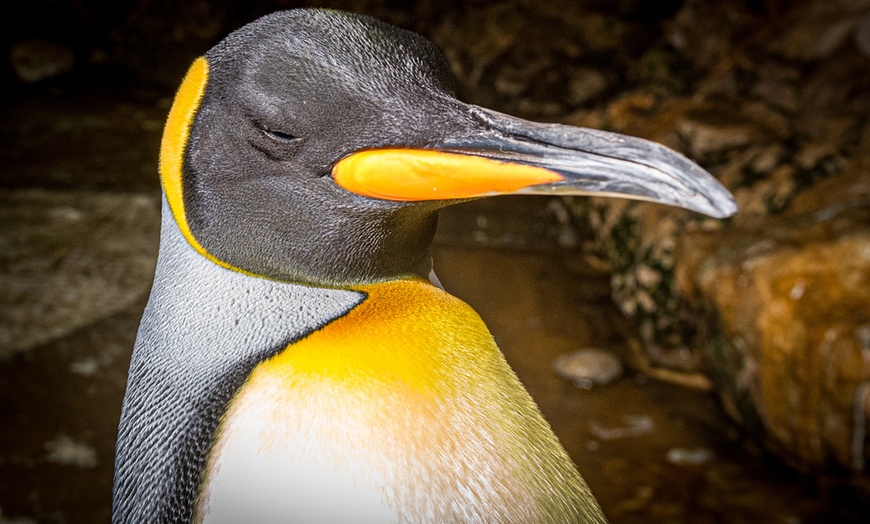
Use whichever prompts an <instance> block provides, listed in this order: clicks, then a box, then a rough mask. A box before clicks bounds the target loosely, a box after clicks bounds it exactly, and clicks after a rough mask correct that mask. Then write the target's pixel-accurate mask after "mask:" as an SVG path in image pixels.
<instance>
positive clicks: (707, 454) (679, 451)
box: [667, 448, 715, 465]
mask: <svg viewBox="0 0 870 524" xmlns="http://www.w3.org/2000/svg"><path fill="white" fill-rule="evenodd" d="M714 456H715V454H714V453H713V451H712V450H709V449H706V448H698V449H683V448H673V449H671V450H669V451H668V454H667V459H668V462H670V463H671V464H678V465H699V464H704V463H705V462H709V461H710V460H712V459H713V457H714Z"/></svg>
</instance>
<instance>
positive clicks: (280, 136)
mask: <svg viewBox="0 0 870 524" xmlns="http://www.w3.org/2000/svg"><path fill="white" fill-rule="evenodd" d="M263 132H264V133H266V136H268V137H269V138H272V139H274V140H279V141H281V142H291V141H293V140H296V138H297V137H296V136H294V135H291V134H290V133H285V132H283V131H272V130H270V129H264V130H263Z"/></svg>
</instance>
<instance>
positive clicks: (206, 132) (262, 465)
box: [113, 9, 736, 524]
mask: <svg viewBox="0 0 870 524" xmlns="http://www.w3.org/2000/svg"><path fill="white" fill-rule="evenodd" d="M160 176H161V183H162V189H163V214H162V217H163V218H162V226H161V237H160V249H159V255H158V260H157V268H156V274H155V277H154V283H153V288H152V291H151V295H150V298H149V301H148V304H147V306H146V309H145V312H144V315H143V318H142V322H141V325H140V328H139V332H138V334H137V338H136V343H135V347H134V352H133V357H132V361H131V364H130V371H129V377H128V385H127V390H126V394H125V397H124V401H123V410H122V416H121V421H120V428H119V437H118V442H117V447H116V462H115V480H114V493H113V522H115V523H116V524H120V523H140V522H147V523H170V522H172V523H187V522H197V523H200V522H206V523H218V524H224V523H252V524H260V523H285V522H286V523H291V522H292V523H312V524H319V523H358V524H379V523H454V522H457V523H458V522H463V523H481V524H492V523H523V524H525V523H537V522H547V523H575V522H576V523H580V522H582V523H599V522H604V521H605V518H604V516H603V514H602V512H601V510H600V509H599V506H598V504H597V503H596V501H595V499H594V497H593V496H592V495H591V494H590V493H589V490H588V489H587V487H586V484H585V482H584V481H583V479H582V478H581V476H580V474H579V473H578V471H577V469H576V467H575V466H574V464H573V463H572V461H571V460H570V458H569V457H568V455H567V454H566V452H565V450H564V449H563V447H562V446H561V444H560V443H559V441H558V440H557V438H556V436H555V435H554V434H553V432H552V431H551V429H550V427H549V425H548V424H547V422H546V421H545V420H544V419H543V417H542V416H541V414H540V412H539V410H538V408H537V406H536V405H535V403H534V402H533V400H532V399H531V397H530V396H529V395H528V393H527V392H526V391H525V389H524V388H523V386H522V385H521V383H520V382H519V380H518V379H517V377H516V375H515V374H514V373H513V371H512V370H511V369H510V367H509V366H508V364H507V363H506V362H505V360H504V358H503V356H502V354H501V352H500V351H499V349H498V348H497V347H496V345H495V343H494V341H493V338H492V336H491V335H490V333H489V331H488V330H487V328H486V326H485V325H484V324H483V322H482V321H481V319H480V318H479V317H478V315H477V314H476V313H475V312H474V311H473V310H472V309H471V308H470V307H469V306H468V305H466V304H464V303H463V302H461V301H460V300H458V299H457V298H454V297H452V296H451V295H449V294H448V293H446V292H445V291H443V290H442V289H441V288H440V287H438V286H436V285H433V284H432V283H430V281H429V279H428V278H427V277H428V275H429V273H430V270H431V258H430V255H429V244H430V242H431V240H432V236H433V233H434V231H435V224H436V216H437V212H438V210H439V209H441V208H443V207H445V206H447V205H450V204H453V203H456V202H462V201H467V200H470V199H477V198H482V197H488V196H492V195H500V194H514V193H524V194H544V195H557V194H583V195H586V194H599V195H601V194H603V195H610V196H622V197H627V198H634V199H642V200H648V201H654V202H659V203H664V204H669V205H675V206H681V207H684V208H688V209H691V210H694V211H698V212H701V213H705V214H708V215H711V216H714V217H724V216H728V215H730V214H732V213H733V212H734V211H735V209H736V207H735V204H734V200H733V198H732V197H731V195H730V193H728V191H727V190H725V189H724V188H723V187H722V186H720V185H719V184H718V183H717V182H716V181H715V180H714V179H713V178H712V177H711V176H710V175H709V174H707V173H706V172H705V171H703V170H702V169H701V168H700V167H698V166H697V165H695V164H694V163H692V162H691V161H689V160H687V159H686V158H685V157H683V156H681V155H679V154H678V153H675V152H673V151H671V150H669V149H666V148H664V147H663V146H660V145H657V144H654V143H651V142H648V141H645V140H641V139H637V138H631V137H627V136H622V135H619V134H614V133H609V132H603V131H598V130H592V129H583V128H576V127H570V126H564V125H556V124H539V123H533V122H528V121H525V120H521V119H518V118H514V117H511V116H508V115H505V114H501V113H497V112H494V111H491V110H488V109H484V108H482V107H478V106H475V105H470V104H466V103H463V102H461V101H459V100H458V99H457V98H456V97H455V95H454V87H453V81H452V78H451V75H450V73H449V72H448V67H447V65H446V63H445V60H444V59H443V58H442V56H441V55H440V54H439V52H438V51H437V50H436V49H435V47H434V46H433V45H432V44H431V43H429V42H428V41H426V40H425V39H424V38H422V37H420V36H418V35H416V34H413V33H411V32H408V31H405V30H401V29H398V28H395V27H392V26H390V25H387V24H384V23H382V22H379V21H377V20H374V19H372V18H368V17H365V16H360V15H354V14H349V13H343V12H336V11H330V10H318V9H299V10H290V11H281V12H277V13H274V14H271V15H267V16H265V17H263V18H260V19H258V20H256V21H254V22H252V23H250V24H248V25H247V26H244V27H242V28H241V29H238V30H237V31H235V32H233V33H231V34H230V35H229V36H227V37H226V38H225V39H224V40H223V41H221V42H220V43H218V44H217V45H216V46H215V47H214V48H212V49H211V50H209V51H208V52H207V53H206V54H205V55H204V56H203V57H201V58H198V59H197V60H196V61H194V63H193V64H192V66H191V67H190V69H189V71H188V73H187V75H186V76H185V78H184V80H183V82H182V84H181V86H180V88H179V90H178V92H177V94H176V97H175V101H174V103H173V105H172V108H171V110H170V112H169V117H168V120H167V123H166V127H165V131H164V136H163V140H162V144H161V152H160Z"/></svg>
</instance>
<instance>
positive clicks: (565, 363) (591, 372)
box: [553, 349, 622, 389]
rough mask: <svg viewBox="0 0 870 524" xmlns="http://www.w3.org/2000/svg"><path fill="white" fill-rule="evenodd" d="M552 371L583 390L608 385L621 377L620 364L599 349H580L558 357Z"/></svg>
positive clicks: (609, 354)
mask: <svg viewBox="0 0 870 524" xmlns="http://www.w3.org/2000/svg"><path fill="white" fill-rule="evenodd" d="M553 369H554V370H555V371H556V374H557V375H559V376H560V377H562V378H564V379H565V380H569V381H571V382H573V383H574V385H575V386H577V387H580V388H584V389H591V388H593V387H594V386H603V385H606V384H610V383H611V382H613V381H615V380H617V379H619V378H620V377H621V376H622V362H620V361H619V359H618V358H616V357H615V356H613V354H612V353H609V352H607V351H603V350H600V349H581V350H580V351H576V352H574V353H566V354H564V355H560V356H559V357H558V358H556V360H555V361H554V362H553Z"/></svg>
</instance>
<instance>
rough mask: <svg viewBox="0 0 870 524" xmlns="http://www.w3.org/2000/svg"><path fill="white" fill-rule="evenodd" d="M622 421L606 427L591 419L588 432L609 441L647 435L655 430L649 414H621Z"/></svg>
mask: <svg viewBox="0 0 870 524" xmlns="http://www.w3.org/2000/svg"><path fill="white" fill-rule="evenodd" d="M622 423H623V425H622V426H617V427H612V428H608V427H604V426H603V425H602V424H601V423H600V422H599V421H597V420H593V421H591V422H590V423H589V432H590V433H592V434H593V435H594V436H595V438H597V439H599V440H605V441H609V440H619V439H623V438H629V437H640V436H643V435H649V434H650V433H652V432H653V431H654V430H655V424H654V423H653V419H652V417H650V416H649V415H623V417H622Z"/></svg>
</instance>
